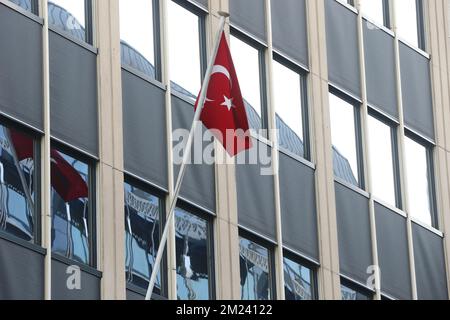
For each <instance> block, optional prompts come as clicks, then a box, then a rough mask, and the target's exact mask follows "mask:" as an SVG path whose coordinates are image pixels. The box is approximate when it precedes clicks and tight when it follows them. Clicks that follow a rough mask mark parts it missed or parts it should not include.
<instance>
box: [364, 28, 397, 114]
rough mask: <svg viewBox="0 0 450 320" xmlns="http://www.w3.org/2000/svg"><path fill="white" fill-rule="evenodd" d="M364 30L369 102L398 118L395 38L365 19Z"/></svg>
mask: <svg viewBox="0 0 450 320" xmlns="http://www.w3.org/2000/svg"><path fill="white" fill-rule="evenodd" d="M363 32H364V50H365V63H366V78H367V79H366V80H367V98H368V100H369V104H371V105H372V106H374V107H378V108H380V109H381V110H382V111H385V112H386V113H388V114H390V115H391V116H393V117H395V118H396V119H398V108H397V93H396V80H395V49H394V38H393V37H392V36H391V35H389V34H388V33H387V32H385V31H383V30H381V29H379V28H377V27H376V26H375V25H373V24H371V23H370V22H367V21H365V20H364V23H363Z"/></svg>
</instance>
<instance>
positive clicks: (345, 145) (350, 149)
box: [329, 93, 359, 186]
mask: <svg viewBox="0 0 450 320" xmlns="http://www.w3.org/2000/svg"><path fill="white" fill-rule="evenodd" d="M329 98H330V117H331V119H330V120H331V138H332V141H333V162H334V174H335V176H336V177H338V178H340V179H342V180H344V181H345V182H348V183H350V184H352V185H355V186H359V174H358V172H359V170H358V148H357V139H356V133H357V131H356V127H355V107H354V106H353V105H352V104H350V103H348V102H346V101H344V100H342V99H340V98H338V97H337V96H335V95H334V94H331V93H330V95H329Z"/></svg>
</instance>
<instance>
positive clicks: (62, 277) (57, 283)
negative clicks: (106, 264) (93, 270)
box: [52, 260, 100, 300]
mask: <svg viewBox="0 0 450 320" xmlns="http://www.w3.org/2000/svg"><path fill="white" fill-rule="evenodd" d="M67 267H69V265H68V264H65V263H62V262H60V261H58V260H53V261H52V299H53V300H100V278H99V277H96V276H94V275H92V274H90V273H87V272H85V271H81V282H80V285H81V289H80V290H76V289H75V290H69V289H68V288H67V281H68V278H69V277H70V276H71V275H72V274H73V273H69V274H68V273H66V272H67ZM69 271H70V270H69Z"/></svg>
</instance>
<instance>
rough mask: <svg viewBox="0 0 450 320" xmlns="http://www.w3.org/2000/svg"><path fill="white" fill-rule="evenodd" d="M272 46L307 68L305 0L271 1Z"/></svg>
mask: <svg viewBox="0 0 450 320" xmlns="http://www.w3.org/2000/svg"><path fill="white" fill-rule="evenodd" d="M271 7H272V8H271V10H272V33H273V46H274V47H275V49H277V50H278V51H280V52H281V53H283V54H285V55H287V56H288V57H290V58H292V59H294V60H296V61H298V62H300V64H302V65H304V66H308V64H309V61H308V60H309V59H308V34H307V27H306V2H305V0H283V1H271Z"/></svg>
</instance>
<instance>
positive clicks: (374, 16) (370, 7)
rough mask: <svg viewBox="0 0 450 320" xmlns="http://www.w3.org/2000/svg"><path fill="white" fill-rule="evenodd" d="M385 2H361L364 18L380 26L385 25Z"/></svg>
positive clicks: (376, 0) (380, 0) (383, 0)
mask: <svg viewBox="0 0 450 320" xmlns="http://www.w3.org/2000/svg"><path fill="white" fill-rule="evenodd" d="M384 2H385V0H360V3H361V11H362V13H363V15H364V16H366V17H367V18H369V19H370V20H371V21H373V22H375V23H377V24H378V25H380V26H383V25H384V21H385V20H384Z"/></svg>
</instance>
